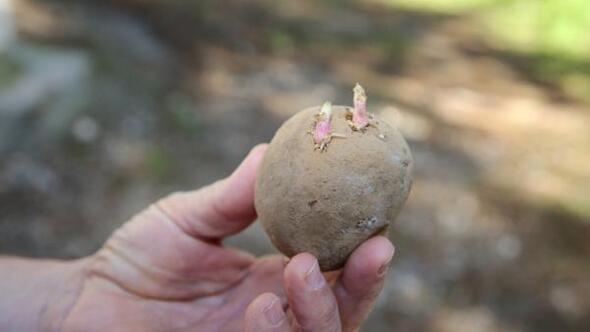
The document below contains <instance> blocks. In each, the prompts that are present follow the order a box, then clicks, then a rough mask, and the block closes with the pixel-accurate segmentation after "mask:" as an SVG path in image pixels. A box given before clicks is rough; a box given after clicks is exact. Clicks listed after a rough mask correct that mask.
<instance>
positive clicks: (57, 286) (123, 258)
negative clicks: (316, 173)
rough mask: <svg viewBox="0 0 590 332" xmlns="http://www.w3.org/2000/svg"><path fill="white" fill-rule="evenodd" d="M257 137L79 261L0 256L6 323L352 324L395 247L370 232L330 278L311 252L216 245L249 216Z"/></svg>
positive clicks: (157, 327)
mask: <svg viewBox="0 0 590 332" xmlns="http://www.w3.org/2000/svg"><path fill="white" fill-rule="evenodd" d="M266 148H267V147H266V146H265V145H261V146H258V147H256V148H254V149H253V150H252V151H251V152H250V154H249V155H248V157H247V158H246V159H245V160H244V161H243V162H242V164H241V165H240V166H239V167H238V168H237V169H236V171H235V172H234V173H233V174H232V175H231V176H229V177H228V178H226V179H224V180H221V181H218V182H216V183H214V184H212V185H210V186H207V187H204V188H202V189H199V190H196V191H191V192H184V193H176V194H173V195H171V196H169V197H166V198H164V199H162V200H160V201H158V202H156V203H154V204H153V205H151V206H150V207H149V208H147V209H146V210H145V211H143V212H141V213H139V214H138V215H136V216H135V217H133V218H132V219H131V220H129V221H128V222H127V223H125V224H124V225H123V226H122V227H121V228H120V229H119V230H117V231H116V232H115V233H114V234H113V235H112V236H111V238H110V239H109V240H108V241H107V242H106V244H105V245H104V247H103V248H102V249H101V250H99V251H98V252H97V253H96V254H94V255H92V256H89V257H86V258H83V259H80V260H77V261H69V262H62V261H40V260H26V259H18V258H0V275H2V278H1V279H0V294H2V298H1V300H0V330H1V331H15V332H18V331H90V332H91V331H131V332H133V331H252V332H254V331H257V332H264V331H355V330H357V329H358V328H359V327H360V325H361V323H362V322H363V321H364V320H365V319H366V317H367V315H368V313H369V312H370V310H371V309H372V307H373V305H374V303H375V300H376V298H377V296H378V294H379V292H380V290H381V288H382V286H383V280H384V276H385V274H386V272H387V270H388V266H389V262H390V261H391V258H392V256H393V251H394V250H393V246H392V245H391V243H390V242H389V240H388V239H387V238H385V237H381V236H378V237H374V238H372V239H370V240H369V241H367V242H365V243H363V244H362V245H361V246H360V247H358V248H357V249H356V250H355V251H354V253H353V254H352V255H351V257H350V259H349V260H348V262H347V263H346V265H345V266H344V268H343V270H342V271H339V272H338V273H332V274H330V275H329V277H328V278H326V276H324V275H323V274H321V273H320V272H319V267H318V263H317V260H316V258H315V257H314V256H312V255H310V254H308V253H302V254H299V255H296V256H294V257H293V258H291V259H290V260H289V261H287V260H286V259H285V257H283V256H278V255H272V256H265V257H260V258H256V257H254V256H252V255H250V254H249V253H247V252H243V251H238V250H235V249H231V248H227V247H224V246H223V245H222V240H223V238H224V237H226V236H229V235H232V234H236V233H238V232H239V231H241V230H242V229H244V228H245V227H247V226H248V225H249V224H250V223H251V222H252V221H253V220H254V219H255V217H256V213H255V210H254V206H253V201H254V181H255V173H256V169H257V168H258V165H259V163H260V160H261V158H262V156H263V155H264V153H265V151H266Z"/></svg>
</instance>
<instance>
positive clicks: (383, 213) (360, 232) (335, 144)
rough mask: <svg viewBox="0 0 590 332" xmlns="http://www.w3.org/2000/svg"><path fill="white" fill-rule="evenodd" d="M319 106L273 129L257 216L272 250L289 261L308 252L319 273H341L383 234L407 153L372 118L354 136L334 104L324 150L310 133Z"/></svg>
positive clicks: (399, 201) (405, 175)
mask: <svg viewBox="0 0 590 332" xmlns="http://www.w3.org/2000/svg"><path fill="white" fill-rule="evenodd" d="M319 112H320V107H312V108H308V109H305V110H303V111H301V112H299V113H297V114H296V115H294V116H293V117H292V118H290V119H289V120H287V121H286V122H285V123H284V124H283V125H282V126H281V128H280V129H279V130H278V131H277V133H276V134H275V136H274V138H273V139H272V141H271V143H270V147H269V149H268V151H267V153H266V156H265V157H264V160H263V162H262V165H261V167H260V169H259V173H258V177H257V182H256V202H255V203H256V210H257V212H258V216H259V220H260V221H261V223H262V225H263V227H264V229H265V230H266V232H267V234H268V235H269V237H270V239H271V241H272V242H273V244H274V245H275V246H276V247H277V248H278V249H279V250H280V251H281V252H282V253H284V254H285V255H287V256H289V257H291V256H293V255H295V254H297V253H300V252H309V253H311V254H313V255H314V256H316V257H317V258H318V261H319V264H320V268H321V269H322V270H324V271H329V270H334V269H338V268H340V267H342V266H343V265H344V263H345V262H346V259H347V258H348V256H349V255H350V254H351V252H352V251H353V250H354V249H355V248H356V247H358V246H359V245H360V244H361V243H362V242H363V241H365V240H367V239H368V238H370V237H371V236H374V235H376V234H381V233H385V232H387V229H388V226H389V225H390V224H391V222H393V220H394V219H395V218H396V217H397V215H398V214H399V212H400V210H401V208H402V206H403V204H404V202H405V201H406V198H407V197H408V194H409V192H410V188H411V184H412V178H411V173H412V167H413V166H412V165H413V160H412V155H411V153H410V150H409V148H408V145H407V143H406V141H405V140H404V138H403V137H402V136H401V134H400V133H399V131H398V130H396V129H394V128H392V127H391V126H389V125H388V124H386V123H385V122H383V121H381V120H379V119H378V118H376V117H375V116H373V115H371V120H370V125H369V126H368V127H366V128H364V129H362V130H354V129H353V128H352V126H351V124H350V118H351V112H352V108H350V107H345V106H333V107H332V113H331V133H332V135H333V137H332V138H331V140H330V141H329V142H328V143H327V144H326V146H325V147H324V149H319V148H318V146H317V145H316V144H315V142H314V140H313V138H312V133H311V131H312V130H313V128H314V125H315V123H316V121H318V120H317V118H318V114H319Z"/></svg>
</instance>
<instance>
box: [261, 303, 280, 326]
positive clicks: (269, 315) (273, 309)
mask: <svg viewBox="0 0 590 332" xmlns="http://www.w3.org/2000/svg"><path fill="white" fill-rule="evenodd" d="M278 302H279V301H277V300H274V301H272V303H271V304H269V305H268V307H266V308H264V316H265V317H266V320H267V321H268V322H269V323H270V324H271V325H273V326H277V325H279V324H280V323H281V322H282V321H283V319H285V312H284V311H283V309H282V308H281V307H280V306H279V305H278V304H279V303H278Z"/></svg>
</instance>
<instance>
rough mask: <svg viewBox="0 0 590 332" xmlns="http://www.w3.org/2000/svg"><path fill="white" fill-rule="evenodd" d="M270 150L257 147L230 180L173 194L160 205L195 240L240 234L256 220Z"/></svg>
mask: <svg viewBox="0 0 590 332" xmlns="http://www.w3.org/2000/svg"><path fill="white" fill-rule="evenodd" d="M267 147H268V145H267V144H260V145H257V146H256V147H254V148H253V149H252V150H251V151H250V153H249V154H248V156H247V157H246V158H245V159H244V161H242V163H241V164H240V166H238V168H237V169H236V170H235V171H234V172H233V173H232V174H231V175H230V176H229V177H227V178H225V179H223V180H220V181H217V182H215V183H213V184H211V185H209V186H206V187H203V188H201V189H199V190H195V191H189V192H178V193H174V194H171V195H170V196H168V197H166V198H164V199H162V200H160V201H159V202H157V203H156V206H157V207H158V208H159V209H160V210H161V211H162V212H163V213H164V214H166V215H167V216H168V217H169V218H170V220H172V221H173V222H174V223H176V224H177V225H178V227H180V228H181V229H182V230H183V231H184V232H185V233H187V234H189V235H190V236H193V237H197V238H202V239H218V238H222V237H225V236H228V235H231V234H235V233H237V232H239V231H240V230H242V229H244V228H246V227H247V226H248V225H249V224H250V223H251V222H252V221H253V220H254V219H255V218H256V211H255V209H254V182H255V179H256V170H257V169H258V165H259V164H260V162H261V161H262V157H263V156H264V153H265V152H266V149H267Z"/></svg>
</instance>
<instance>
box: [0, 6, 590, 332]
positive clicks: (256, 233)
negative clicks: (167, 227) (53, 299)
mask: <svg viewBox="0 0 590 332" xmlns="http://www.w3.org/2000/svg"><path fill="white" fill-rule="evenodd" d="M588 31H590V1H587V0H543V1H541V0H397V1H396V0H355V1H353V0H349V1H344V0H342V1H335V0H332V1H310V0H297V1H271V0H256V1H255V0H250V1H238V0H235V1H234V0H218V1H181V0H167V1H165V0H117V1H105V0H101V1H98V0H95V1H92V0H86V1H84V0H77V1H67V0H44V1H41V0H39V1H35V0H0V252H1V253H3V254H15V255H27V256H33V257H58V258H74V257H80V256H83V255H88V254H90V253H92V252H94V251H95V250H97V248H99V247H100V245H101V244H102V243H103V241H104V240H105V239H106V238H107V237H108V235H109V234H110V233H111V232H112V231H113V229H115V228H116V227H118V226H119V225H121V223H123V222H124V221H125V220H126V219H128V218H129V217H130V216H132V215H133V214H134V213H135V212H138V211H140V210H141V209H142V208H143V207H145V206H146V205H147V204H149V203H150V202H151V201H153V200H155V199H157V198H158V197H161V196H163V195H165V194H167V193H170V192H172V191H175V190H187V189H192V188H196V187H198V186H201V185H204V184H207V183H209V182H212V181H214V180H216V179H218V178H220V177H223V176H226V175H227V174H229V172H231V170H232V169H233V168H234V167H235V166H236V165H237V164H238V163H239V161H240V160H241V159H242V158H243V157H244V156H245V154H246V153H247V152H248V150H249V149H250V148H251V147H252V146H254V145H255V144H257V143H259V142H264V141H268V140H269V139H270V138H271V137H272V135H273V133H274V132H275V130H276V129H277V128H278V126H279V125H280V124H281V123H282V121H284V120H285V119H286V118H287V117H289V116H290V115H292V114H294V113H295V112H296V111H298V110H299V109H302V108H304V107H307V106H311V105H316V104H319V103H321V102H323V101H325V100H331V101H333V102H335V103H338V104H351V102H352V100H351V97H352V93H351V89H352V87H353V85H354V83H355V82H360V83H361V84H363V85H364V87H365V88H366V89H367V91H368V95H369V109H370V110H371V111H373V112H376V113H379V114H380V115H381V116H382V117H383V118H384V119H385V120H387V121H388V122H390V123H391V124H393V125H396V126H398V127H399V128H400V129H401V130H402V131H403V133H404V135H405V137H406V138H407V139H408V141H409V143H410V146H411V148H412V151H413V153H414V157H415V161H416V162H415V165H416V174H415V184H414V188H413V191H412V194H411V196H410V198H409V200H408V203H407V205H406V207H405V209H404V211H403V213H402V215H401V216H400V218H399V219H398V220H397V221H396V222H395V224H394V227H393V228H392V232H391V237H392V239H393V241H394V243H395V244H396V247H397V256H396V259H395V260H394V263H393V268H392V271H391V274H390V275H389V279H390V280H389V281H388V283H387V285H386V288H385V290H384V292H383V294H382V296H381V298H380V302H379V303H378V306H377V308H376V310H375V312H374V313H373V314H372V316H371V317H370V320H369V321H368V322H367V325H366V327H365V331H443V332H447V331H459V332H461V331H483V332H493V331H590V106H589V105H590V37H588ZM228 242H229V243H230V244H231V245H235V246H239V247H242V248H246V249H248V250H251V251H253V252H255V253H257V254H264V253H269V252H273V248H272V246H271V245H270V244H269V242H268V241H267V239H266V236H265V235H264V234H263V233H262V232H261V230H260V228H259V227H258V226H257V225H254V226H252V227H250V228H249V229H248V230H247V231H246V232H244V233H243V234H240V235H239V236H236V237H235V238H232V239H230V240H229V241H228Z"/></svg>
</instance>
